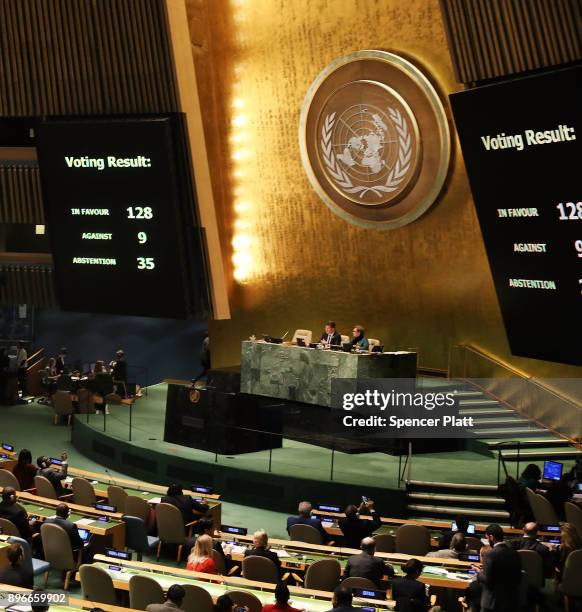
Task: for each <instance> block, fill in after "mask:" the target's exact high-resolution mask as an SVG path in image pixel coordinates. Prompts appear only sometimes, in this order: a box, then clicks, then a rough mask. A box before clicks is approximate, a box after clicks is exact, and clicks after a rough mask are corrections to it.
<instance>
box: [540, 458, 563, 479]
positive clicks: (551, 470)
mask: <svg viewBox="0 0 582 612" xmlns="http://www.w3.org/2000/svg"><path fill="white" fill-rule="evenodd" d="M563 469H564V464H563V463H559V462H558V461H544V480H560V478H562V470H563Z"/></svg>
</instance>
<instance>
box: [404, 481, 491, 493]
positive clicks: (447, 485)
mask: <svg viewBox="0 0 582 612" xmlns="http://www.w3.org/2000/svg"><path fill="white" fill-rule="evenodd" d="M406 484H407V485H412V486H419V487H432V488H435V489H438V488H442V489H471V490H474V491H497V487H496V486H495V485H485V484H467V483H464V482H429V481H427V480H408V481H406Z"/></svg>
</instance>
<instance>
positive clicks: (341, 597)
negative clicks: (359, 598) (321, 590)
mask: <svg viewBox="0 0 582 612" xmlns="http://www.w3.org/2000/svg"><path fill="white" fill-rule="evenodd" d="M353 597H354V596H353V595H352V590H351V589H348V588H347V587H345V586H342V585H341V584H340V585H339V586H338V587H336V588H335V589H334V591H333V597H332V600H331V605H332V606H333V607H332V608H331V610H328V611H327V612H359V610H360V608H354V607H353V606H352V600H353Z"/></svg>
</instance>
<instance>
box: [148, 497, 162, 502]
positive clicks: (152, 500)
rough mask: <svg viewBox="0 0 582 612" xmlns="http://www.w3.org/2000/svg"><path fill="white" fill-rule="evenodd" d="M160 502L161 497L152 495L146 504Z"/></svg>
mask: <svg viewBox="0 0 582 612" xmlns="http://www.w3.org/2000/svg"><path fill="white" fill-rule="evenodd" d="M161 503H162V498H161V497H152V498H151V499H148V504H161Z"/></svg>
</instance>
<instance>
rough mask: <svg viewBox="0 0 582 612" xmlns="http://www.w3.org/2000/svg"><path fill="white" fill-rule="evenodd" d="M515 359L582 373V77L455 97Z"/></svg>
mask: <svg viewBox="0 0 582 612" xmlns="http://www.w3.org/2000/svg"><path fill="white" fill-rule="evenodd" d="M451 104H452V107H453V113H454V116H455V122H456V124H457V131H458V133H459V138H460V141H461V147H462V150H463V156H464V158H465V164H466V167H467V173H468V175H469V181H470V184H471V190H472V192H473V199H474V201H475V206H476V208H477V215H478V217H479V222H480V225H481V231H482V233H483V239H484V241H485V247H486V249H487V254H488V257H489V263H490V267H491V271H492V274H493V280H494V282H495V287H496V290H497V295H498V298H499V303H500V306H501V312H502V315H503V319H504V322H505V328H506V331H507V336H508V339H509V343H510V346H511V350H512V352H513V354H515V355H520V356H526V357H534V358H538V359H546V360H549V361H558V362H562V363H571V364H577V365H580V364H582V324H581V323H580V315H581V314H582V170H581V161H582V68H581V67H574V68H568V69H562V70H555V71H552V72H548V73H543V74H538V75H534V76H530V77H525V78H521V79H515V80H511V81H506V82H502V83H497V84H493V85H487V86H483V87H478V88H475V89H471V90H467V91H463V92H460V93H457V94H453V95H452V96H451Z"/></svg>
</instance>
